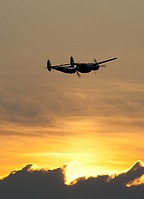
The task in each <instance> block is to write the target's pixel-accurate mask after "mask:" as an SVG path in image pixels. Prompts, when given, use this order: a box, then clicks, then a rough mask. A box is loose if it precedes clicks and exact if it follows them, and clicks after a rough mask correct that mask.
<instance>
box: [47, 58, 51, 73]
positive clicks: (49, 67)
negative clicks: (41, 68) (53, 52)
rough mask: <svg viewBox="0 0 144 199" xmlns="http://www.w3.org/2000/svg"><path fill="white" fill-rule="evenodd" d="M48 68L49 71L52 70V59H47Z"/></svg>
mask: <svg viewBox="0 0 144 199" xmlns="http://www.w3.org/2000/svg"><path fill="white" fill-rule="evenodd" d="M47 69H48V71H51V61H50V60H48V61H47Z"/></svg>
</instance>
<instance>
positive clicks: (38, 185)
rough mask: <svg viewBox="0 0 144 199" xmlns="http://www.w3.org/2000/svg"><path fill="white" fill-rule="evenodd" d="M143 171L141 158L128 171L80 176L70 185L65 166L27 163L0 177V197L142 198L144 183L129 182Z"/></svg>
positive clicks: (26, 198) (12, 198) (27, 198)
mask: <svg viewBox="0 0 144 199" xmlns="http://www.w3.org/2000/svg"><path fill="white" fill-rule="evenodd" d="M143 175H144V166H143V165H142V163H141V162H137V163H135V165H134V166H132V167H131V168H130V169H129V170H128V171H127V172H124V173H121V174H119V175H115V176H108V175H103V176H97V177H90V178H88V179H85V178H80V179H78V181H77V183H76V184H73V185H70V186H68V185H66V184H65V183H64V175H63V169H62V168H57V169H54V170H44V169H41V170H32V165H27V166H26V167H24V168H23V169H22V170H19V171H13V172H12V173H11V174H10V175H9V176H8V177H6V178H4V179H3V180H1V181H0V198H3V199H7V198H11V199H19V198H21V199H31V198H35V199H39V198H44V199H46V198H54V199H67V198H69V199H72V198H77V199H80V198H84V199H88V198H91V199H95V198H102V199H107V198H111V199H115V198H117V199H121V198H123V199H127V198H131V199H142V198H144V184H139V185H137V186H136V185H132V186H130V187H127V186H126V185H127V184H128V183H129V182H132V181H134V180H135V179H137V178H140V177H142V176H143Z"/></svg>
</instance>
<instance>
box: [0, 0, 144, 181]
mask: <svg viewBox="0 0 144 199" xmlns="http://www.w3.org/2000/svg"><path fill="white" fill-rule="evenodd" d="M0 4H1V7H0V24H1V29H0V93H1V95H0V176H1V178H3V177H5V176H7V175H9V173H11V171H13V170H19V169H21V168H23V167H24V166H25V165H27V164H36V165H37V166H38V167H41V168H50V169H55V168H58V167H61V166H62V165H65V164H68V165H69V167H68V168H69V171H68V172H67V176H69V179H73V178H77V177H80V176H83V175H90V176H91V175H92V176H96V175H106V174H112V173H120V172H122V171H124V170H125V169H128V168H130V166H131V165H133V164H134V163H135V162H137V161H142V162H143V161H144V159H143V154H144V143H143V140H144V67H143V52H144V38H143V35H144V26H143V23H144V13H143V7H144V1H142V0H138V1H133V2H132V1H130V0H125V1H114V0H109V1H106V0H96V1H95V0H90V1H88V0H83V1H82V0H72V1H66V0H59V1H57V0H55V1H50V0H47V1H46V0H41V1H38V0H29V1H28V0H25V1H17V0H13V1H10V0H6V1H4V0H0ZM71 55H72V56H73V57H74V59H75V60H76V61H77V62H91V61H92V60H93V59H94V58H96V59H97V60H98V61H102V60H105V59H109V58H112V57H117V58H118V59H117V60H115V61H113V62H110V63H108V64H107V67H106V68H101V69H100V70H99V71H98V72H97V73H96V74H95V73H93V72H91V73H88V74H82V75H81V78H78V77H77V75H76V74H73V75H69V74H64V73H61V72H57V71H51V72H48V71H47V70H44V69H43V68H44V67H45V66H46V61H47V59H50V60H51V62H52V64H54V65H55V64H61V63H68V62H69V58H70V56H71Z"/></svg>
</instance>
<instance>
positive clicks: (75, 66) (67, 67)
mask: <svg viewBox="0 0 144 199" xmlns="http://www.w3.org/2000/svg"><path fill="white" fill-rule="evenodd" d="M115 59H117V57H114V58H111V59H107V60H104V61H100V62H97V61H96V59H94V61H93V62H91V63H76V62H75V61H74V58H73V57H72V56H71V57H70V63H69V64H61V65H55V66H52V65H51V61H50V60H48V61H47V67H46V68H47V69H48V71H51V70H52V69H54V70H58V71H61V72H63V73H68V74H73V73H77V75H78V76H79V77H80V74H79V72H80V73H89V72H91V71H96V70H98V69H99V68H100V67H105V66H106V65H101V64H104V63H107V62H110V61H113V60H115Z"/></svg>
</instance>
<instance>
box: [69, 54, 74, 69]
mask: <svg viewBox="0 0 144 199" xmlns="http://www.w3.org/2000/svg"><path fill="white" fill-rule="evenodd" d="M70 65H71V67H73V68H74V65H75V63H74V58H73V57H72V56H71V57H70Z"/></svg>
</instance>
